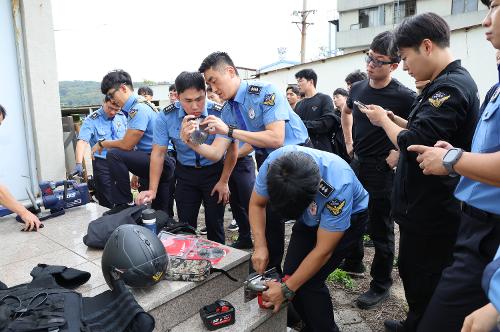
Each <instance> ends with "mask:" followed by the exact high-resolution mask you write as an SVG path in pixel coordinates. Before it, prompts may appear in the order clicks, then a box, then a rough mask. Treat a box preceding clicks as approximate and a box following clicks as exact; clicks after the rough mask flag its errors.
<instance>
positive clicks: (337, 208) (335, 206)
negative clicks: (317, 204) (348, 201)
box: [325, 198, 345, 216]
mask: <svg viewBox="0 0 500 332" xmlns="http://www.w3.org/2000/svg"><path fill="white" fill-rule="evenodd" d="M344 206H345V199H344V200H342V201H339V200H338V199H336V198H334V199H332V200H331V201H329V202H328V203H326V205H325V207H326V209H327V210H328V211H330V213H331V214H333V215H334V216H338V215H339V214H341V213H342V210H343V209H344Z"/></svg>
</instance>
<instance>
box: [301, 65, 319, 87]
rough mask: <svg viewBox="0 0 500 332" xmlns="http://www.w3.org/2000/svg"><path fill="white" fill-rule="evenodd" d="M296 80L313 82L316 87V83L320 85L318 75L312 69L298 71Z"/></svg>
mask: <svg viewBox="0 0 500 332" xmlns="http://www.w3.org/2000/svg"><path fill="white" fill-rule="evenodd" d="M295 78H296V79H299V78H305V79H306V80H308V81H310V80H312V81H313V84H314V87H316V83H318V75H316V72H315V71H314V70H312V69H302V70H300V71H298V72H297V73H296V74H295Z"/></svg>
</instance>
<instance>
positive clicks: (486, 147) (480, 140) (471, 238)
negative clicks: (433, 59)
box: [408, 0, 500, 331]
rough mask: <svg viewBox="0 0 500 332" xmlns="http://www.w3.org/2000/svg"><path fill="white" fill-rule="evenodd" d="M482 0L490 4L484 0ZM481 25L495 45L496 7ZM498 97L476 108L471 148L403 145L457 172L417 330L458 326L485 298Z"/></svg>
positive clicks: (494, 220)
mask: <svg viewBox="0 0 500 332" xmlns="http://www.w3.org/2000/svg"><path fill="white" fill-rule="evenodd" d="M482 2H483V3H484V4H485V5H491V4H490V1H487V0H484V1H482ZM491 3H493V2H492V1H491ZM493 22H494V24H493ZM483 26H484V27H486V30H487V32H488V33H489V35H490V37H489V38H488V39H489V41H490V42H491V43H492V44H493V47H494V48H495V49H500V37H499V36H500V8H499V7H498V6H493V5H491V6H490V10H489V11H488V14H487V16H486V18H485V19H484V21H483ZM498 69H499V73H500V68H498ZM499 96H500V86H498V84H497V87H496V88H495V90H494V92H493V93H492V94H491V96H490V98H489V101H488V103H487V105H486V106H484V105H483V107H481V109H484V110H483V112H482V114H481V115H480V117H479V121H478V123H477V126H476V130H475V133H474V138H473V139H472V146H471V152H465V151H462V149H459V148H455V147H453V146H451V145H450V144H449V143H447V142H444V141H438V142H437V143H436V144H435V146H434V147H426V146H419V145H417V146H410V147H408V150H410V151H414V152H417V153H419V156H418V158H417V161H418V162H419V163H420V168H422V169H423V172H424V174H428V175H440V176H445V175H451V176H457V175H461V178H460V181H459V183H458V185H457V187H456V189H455V197H456V198H458V199H459V200H461V201H462V204H461V210H462V211H461V221H460V228H459V230H458V236H457V240H456V243H455V246H454V251H453V263H452V265H451V266H449V267H448V268H446V269H445V270H444V271H443V274H442V276H441V279H440V281H439V284H438V286H437V287H436V290H435V292H434V294H433V296H432V298H431V301H430V303H429V305H428V307H427V309H426V312H425V314H424V316H423V318H422V320H421V322H420V325H419V331H458V330H460V328H461V326H462V322H464V318H465V317H466V316H467V315H469V314H470V313H471V312H473V311H475V310H476V309H478V308H480V307H483V306H485V305H486V304H487V303H488V298H487V296H486V294H485V293H484V292H483V290H482V289H481V278H482V274H483V270H484V269H485V266H486V264H488V263H489V262H491V261H492V259H493V258H494V257H495V253H496V252H497V249H498V247H499V244H500V172H499V169H500V139H499V138H500V97H499ZM430 194H432V193H430ZM464 331H469V329H464Z"/></svg>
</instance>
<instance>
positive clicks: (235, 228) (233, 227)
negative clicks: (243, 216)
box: [227, 219, 240, 232]
mask: <svg viewBox="0 0 500 332" xmlns="http://www.w3.org/2000/svg"><path fill="white" fill-rule="evenodd" d="M239 229H240V228H239V227H238V224H237V223H236V220H234V219H233V220H232V221H231V223H230V224H229V226H227V230H228V231H231V232H236V231H238V230H239Z"/></svg>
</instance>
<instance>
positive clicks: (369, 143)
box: [342, 31, 416, 309]
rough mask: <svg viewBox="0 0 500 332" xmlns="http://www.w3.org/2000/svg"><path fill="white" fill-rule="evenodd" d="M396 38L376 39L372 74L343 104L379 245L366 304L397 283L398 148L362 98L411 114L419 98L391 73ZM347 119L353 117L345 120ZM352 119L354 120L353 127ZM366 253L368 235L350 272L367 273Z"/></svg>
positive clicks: (369, 62)
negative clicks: (394, 201)
mask: <svg viewBox="0 0 500 332" xmlns="http://www.w3.org/2000/svg"><path fill="white" fill-rule="evenodd" d="M393 43H394V35H393V34H392V33H391V32H389V31H386V32H382V33H381V34H379V35H377V36H376V37H375V38H374V39H373V41H372V43H371V45H370V50H369V51H368V54H367V55H366V71H367V73H368V79H367V80H364V81H359V82H356V83H354V84H353V85H352V86H351V90H350V92H349V97H348V98H347V102H346V104H345V105H344V108H343V109H342V130H343V131H344V137H345V142H346V147H347V151H348V152H349V151H350V149H352V144H349V143H351V142H352V138H351V137H350V135H351V132H353V134H354V159H353V161H352V162H351V167H352V168H353V169H354V171H355V172H356V174H357V176H358V178H359V180H360V181H361V183H362V184H363V186H364V187H365V189H366V190H367V191H368V192H369V193H370V202H369V204H368V215H369V220H370V221H369V223H368V234H369V235H370V238H371V240H372V241H373V245H374V247H375V256H374V257H373V262H372V266H371V273H370V274H371V276H372V278H373V279H372V281H371V283H370V289H368V291H367V292H365V293H364V294H362V295H361V296H359V297H358V299H357V301H356V304H357V305H358V306H359V307H360V308H362V309H369V308H371V307H373V306H374V305H376V304H378V303H380V302H381V301H383V300H385V299H386V298H387V297H388V296H389V289H390V287H391V285H392V278H391V272H392V266H393V260H394V221H393V220H392V219H391V218H390V212H391V191H392V184H393V179H394V172H393V171H392V168H393V166H394V165H393V164H392V162H391V161H390V159H391V158H392V157H393V154H394V153H395V151H393V150H394V148H395V147H394V145H393V144H392V143H391V141H390V140H389V138H388V137H387V135H386V134H385V132H384V131H383V130H382V129H381V128H378V127H376V126H374V125H372V124H371V123H370V120H369V119H368V118H367V117H366V115H364V114H363V113H362V112H361V111H360V110H359V105H360V104H357V102H361V103H362V104H377V105H383V107H384V108H385V109H390V110H392V111H393V112H394V113H395V114H398V115H399V116H401V117H403V118H405V119H406V118H407V117H408V112H409V110H410V108H411V105H412V103H413V101H414V100H415V97H416V94H415V92H413V91H411V90H410V89H408V88H407V87H405V86H404V85H402V84H401V83H400V82H398V81H397V80H396V79H394V78H392V72H393V71H394V70H396V69H397V68H398V66H399V61H400V58H399V57H398V55H397V52H396V50H393V47H392V45H393ZM347 118H353V119H352V120H350V119H349V121H345V120H346V119H347ZM350 123H353V129H354V130H353V131H351V127H350V126H349V124H350ZM396 154H397V153H396ZM389 163H391V165H389ZM363 256H364V250H363V238H362V237H360V238H359V241H358V248H357V250H355V251H353V252H352V254H351V255H350V256H349V257H348V258H346V261H345V263H344V265H343V266H342V268H343V269H344V270H345V271H349V272H357V273H362V272H364V266H363Z"/></svg>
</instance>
